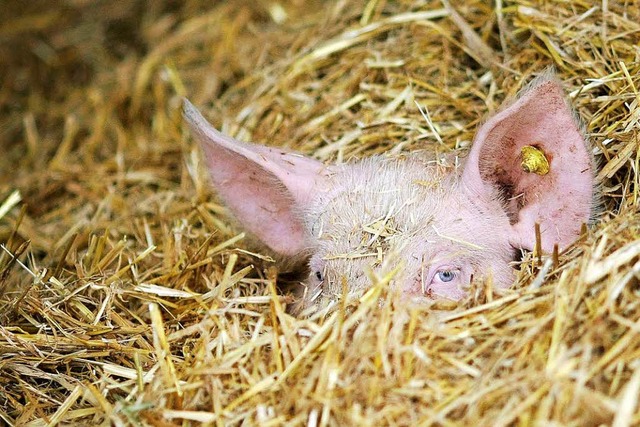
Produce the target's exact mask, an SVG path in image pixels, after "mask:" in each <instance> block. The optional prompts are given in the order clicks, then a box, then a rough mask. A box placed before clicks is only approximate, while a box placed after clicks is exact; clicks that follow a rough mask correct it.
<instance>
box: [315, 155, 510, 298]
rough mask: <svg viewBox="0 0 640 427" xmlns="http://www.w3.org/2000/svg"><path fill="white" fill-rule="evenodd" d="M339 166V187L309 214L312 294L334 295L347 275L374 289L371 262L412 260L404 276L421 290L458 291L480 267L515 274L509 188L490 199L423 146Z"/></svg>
mask: <svg viewBox="0 0 640 427" xmlns="http://www.w3.org/2000/svg"><path fill="white" fill-rule="evenodd" d="M448 160H451V159H445V161H448ZM333 172H334V174H333V175H332V176H331V177H330V178H329V188H330V189H331V190H329V191H327V192H322V193H319V195H318V196H317V197H316V198H315V200H314V201H313V203H312V205H311V208H310V209H309V211H308V212H307V214H306V215H305V216H304V217H305V219H306V221H305V228H306V231H307V233H308V235H309V236H311V238H310V239H309V241H311V242H313V246H312V247H311V254H312V255H311V258H310V261H309V278H308V280H307V283H308V285H310V286H309V289H308V290H307V294H308V297H307V299H308V300H309V301H316V300H318V301H321V302H327V301H330V300H334V299H335V298H336V297H337V296H339V295H341V294H342V292H343V291H342V278H343V277H345V278H348V285H349V288H350V291H355V292H358V291H361V290H364V289H365V288H366V287H367V285H368V284H369V278H368V277H367V275H366V274H365V271H366V270H367V269H368V268H372V269H374V270H375V269H376V268H379V267H380V266H382V265H383V264H384V263H385V262H386V263H387V264H389V262H391V264H394V263H402V267H403V268H402V269H401V270H400V271H399V273H398V274H397V275H396V277H395V280H394V282H395V285H396V286H398V287H399V289H398V290H399V291H401V292H402V293H403V294H404V295H406V296H407V297H409V298H411V299H412V300H420V299H425V298H435V297H447V298H454V299H458V298H460V297H462V296H464V294H465V293H464V289H465V288H466V287H468V285H469V283H470V282H471V279H472V277H473V278H476V279H480V278H481V277H482V276H485V275H488V274H491V276H492V279H493V282H494V283H495V284H497V285H498V286H501V287H504V286H508V285H509V284H510V283H511V282H512V281H513V269H512V268H511V267H510V266H509V262H510V261H512V260H513V253H514V249H513V248H512V247H511V246H510V245H509V241H508V235H507V232H506V231H507V230H508V229H509V226H510V225H509V218H508V216H507V215H506V212H505V210H504V209H503V203H502V201H501V197H500V194H497V193H496V194H492V195H491V196H490V197H488V198H487V199H486V200H482V199H480V198H479V197H478V195H476V194H474V193H473V191H471V190H470V189H469V188H466V186H465V185H464V183H462V182H461V181H460V179H459V176H458V174H456V173H455V172H456V171H455V168H454V167H452V166H451V165H450V164H449V165H443V164H442V161H440V164H439V162H438V161H437V160H431V159H430V158H429V157H424V156H421V155H415V154H414V155H408V156H400V157H396V158H386V157H373V158H369V159H366V160H364V161H361V162H358V163H355V164H353V165H342V166H341V167H334V168H333ZM389 258H390V259H389ZM320 305H323V304H320Z"/></svg>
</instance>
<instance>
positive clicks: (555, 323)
mask: <svg viewBox="0 0 640 427" xmlns="http://www.w3.org/2000/svg"><path fill="white" fill-rule="evenodd" d="M53 3H59V4H53ZM490 3H491V2H484V1H480V0H470V1H465V2H458V1H455V2H452V5H451V6H450V5H448V3H447V4H442V3H440V2H439V1H435V0H433V1H431V0H426V1H419V2H404V1H402V2H386V1H378V0H370V1H368V2H364V3H358V2H350V1H343V2H335V3H333V2H332V3H323V2H302V1H299V0H290V1H281V2H262V1H260V2H241V1H229V2H206V1H202V2H199V1H190V2H184V3H180V2H162V1H151V2H145V3H142V2H135V1H133V0H126V1H119V2H107V1H98V2H82V1H74V2H71V1H70V2H64V3H60V2H46V1H33V2H17V1H13V2H9V3H8V4H7V5H4V6H3V18H4V19H3V20H2V22H1V23H0V55H1V57H2V58H3V60H2V62H1V63H0V75H2V76H3V80H2V83H1V85H0V110H1V111H2V112H3V114H2V115H0V138H1V139H0V140H1V141H2V152H3V155H2V157H1V158H0V242H1V243H2V247H1V248H0V419H1V420H2V421H3V422H4V423H6V424H8V425H29V426H41V425H42V426H45V425H58V424H60V425H95V424H114V425H191V424H193V425H197V424H207V425H227V424H231V425H233V424H243V425H255V424H260V425H281V424H292V425H386V424H391V425H432V424H436V425H511V424H519V425H531V424H542V425H547V424H551V423H555V424H562V425H565V424H566V425H598V424H611V425H615V426H626V425H638V424H639V423H640V410H639V409H638V394H639V390H640V363H638V360H639V358H640V337H639V334H640V327H639V324H640V304H639V301H640V300H639V295H638V292H639V291H638V278H639V277H640V245H639V244H638V237H639V236H640V221H639V220H638V204H639V200H638V188H639V178H638V177H639V174H638V167H639V166H640V160H639V159H640V155H639V153H640V145H639V137H638V134H639V131H640V126H639V123H640V108H639V106H638V104H639V103H640V95H639V94H638V88H639V87H640V50H638V46H640V25H639V24H638V22H640V5H639V4H638V3H637V2H633V1H625V0H609V1H605V2H599V3H592V2H586V1H582V0H567V1H563V2H531V1H527V0H514V1H497V2H496V4H495V5H490ZM451 8H454V10H452V9H451ZM548 65H554V66H555V68H556V69H557V70H558V74H559V76H560V78H561V79H562V80H563V81H564V82H565V83H566V86H567V88H568V89H569V91H570V99H571V101H572V102H573V104H574V105H575V106H576V108H577V110H578V111H579V113H580V115H581V116H582V117H583V118H584V120H585V122H586V124H587V132H588V134H589V135H590V137H591V139H592V141H593V144H594V153H595V156H596V158H597V159H598V161H599V162H600V164H601V168H600V172H599V176H598V178H599V179H600V181H601V182H602V191H603V207H604V208H603V215H602V217H601V220H599V221H598V222H597V224H595V226H594V227H593V228H592V229H591V230H590V231H589V232H588V233H586V234H585V236H584V237H583V238H582V239H581V240H580V241H579V242H578V243H577V244H576V245H575V247H573V248H572V249H571V250H569V251H567V252H566V253H561V254H558V255H557V259H551V260H549V261H547V259H546V258H544V257H543V258H539V257H537V256H536V257H533V256H529V257H527V258H525V259H524V260H523V262H522V266H521V270H520V273H519V277H518V281H517V283H516V285H515V286H514V287H513V289H512V290H510V291H508V292H505V293H502V294H492V293H491V292H488V291H483V290H482V289H478V292H475V293H473V294H472V295H471V296H470V297H469V298H468V299H467V300H466V301H463V302H461V303H459V304H457V303H456V304H454V303H447V302H438V303H435V304H433V305H432V306H423V307H412V308H407V307H404V306H402V305H401V304H400V303H398V302H396V300H394V299H393V298H391V297H389V298H387V299H386V301H387V302H386V303H385V304H382V305H381V304H379V297H380V296H383V297H385V298H386V293H387V290H386V287H385V284H386V283H387V282H388V280H390V278H391V276H385V277H372V281H373V282H374V283H376V285H375V286H373V287H372V288H371V290H370V291H369V292H368V293H367V294H365V295H364V296H362V297H361V298H360V299H359V300H355V301H351V302H349V303H346V302H343V303H341V304H342V305H340V306H337V307H334V310H332V311H326V312H321V313H316V314H315V315H313V316H311V317H309V318H295V317H292V316H291V315H289V314H287V312H286V311H285V308H286V305H287V304H290V303H291V297H288V296H286V295H280V294H279V293H278V291H277V289H276V286H275V282H276V281H277V271H276V270H275V269H274V268H273V263H272V262H271V261H270V260H269V259H268V257H265V256H263V255H261V254H256V253H254V252H251V251H249V250H248V249H247V246H245V243H244V239H243V238H244V235H243V234H238V233H237V231H235V230H234V228H233V227H231V226H230V225H229V224H230V221H229V218H228V217H227V216H226V215H225V210H224V208H223V207H222V206H221V205H220V204H219V203H218V202H217V201H216V199H215V197H212V191H211V189H210V188H209V186H208V183H207V179H206V175H205V171H204V168H203V165H202V164H201V163H200V155H199V152H198V149H197V147H196V146H195V145H194V143H193V142H192V141H191V138H190V136H189V135H188V133H187V132H186V129H185V127H184V126H183V125H182V123H181V118H180V108H179V107H180V100H181V97H182V96H187V95H188V96H189V97H190V99H191V100H192V102H193V103H194V104H196V105H198V106H201V107H203V110H204V112H205V114H206V116H207V117H208V118H210V119H211V120H212V122H214V123H215V124H216V125H218V126H219V127H221V128H222V130H223V131H224V132H226V133H229V134H232V135H234V136H236V137H238V138H240V139H246V140H254V141H259V142H266V143H269V144H271V145H275V146H287V147H293V148H295V149H297V150H300V151H302V152H305V153H308V154H311V155H314V156H316V157H317V158H319V159H321V160H323V161H329V160H335V159H338V160H342V159H348V158H350V157H352V156H362V155H367V154H372V153H378V152H387V151H392V152H400V151H409V150H413V149H422V148H429V149H432V150H437V151H450V150H452V149H454V148H460V147H467V146H468V144H469V141H470V140H471V138H472V136H473V132H474V130H475V128H476V127H477V125H478V123H479V122H480V121H481V120H482V119H483V117H485V116H486V115H487V114H489V113H490V112H491V111H494V110H495V109H496V108H497V107H498V106H499V105H500V102H501V101H502V100H503V99H505V98H506V97H509V96H512V95H514V94H515V93H516V92H517V91H518V89H519V88H521V87H522V86H523V85H524V84H525V83H526V80H527V79H528V76H530V75H531V74H532V73H534V72H538V71H540V70H542V69H544V68H545V67H547V66H548ZM416 103H417V104H418V105H419V107H418V106H416ZM423 114H424V116H423ZM425 118H427V120H425ZM554 258H556V257H554Z"/></svg>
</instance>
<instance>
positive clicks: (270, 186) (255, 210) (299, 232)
mask: <svg viewBox="0 0 640 427" xmlns="http://www.w3.org/2000/svg"><path fill="white" fill-rule="evenodd" d="M183 116H184V118H185V119H186V121H187V123H188V124H189V127H190V128H191V131H192V132H193V134H194V135H195V136H196V138H197V140H198V141H199V142H200V145H201V146H202V149H203V151H204V154H205V158H206V161H207V164H208V166H209V172H210V174H211V179H212V181H213V184H214V185H215V187H216V189H217V190H218V193H219V194H220V196H222V198H223V200H224V201H225V203H226V204H227V206H228V207H229V208H230V210H231V211H232V212H233V214H234V215H235V217H236V218H237V219H238V220H239V221H240V223H241V224H242V225H243V227H244V228H245V229H246V230H247V231H249V232H251V233H253V234H254V235H255V236H256V237H258V238H259V239H260V240H261V241H262V242H263V243H264V244H265V245H267V246H268V247H269V248H271V249H272V250H274V251H275V252H277V253H279V254H281V255H287V256H293V255H298V254H299V253H300V252H301V251H304V250H305V249H306V246H307V242H306V234H305V231H304V223H303V220H302V213H303V212H304V211H305V210H306V209H307V208H308V206H309V205H310V203H311V202H312V200H313V197H314V195H315V194H316V193H317V192H318V191H323V190H324V189H325V188H326V187H327V181H328V172H329V170H328V168H327V167H325V166H324V165H323V164H322V163H320V162H318V161H316V160H313V159H310V158H307V157H304V156H302V155H300V154H297V153H292V152H289V151H285V150H282V149H277V148H269V147H264V146H259V145H255V144H249V143H246V142H241V141H237V140H235V139H233V138H231V137H229V136H227V135H224V134H223V133H220V132H218V131H217V130H216V129H215V128H213V127H212V126H211V125H210V124H209V123H208V122H207V121H206V120H205V118H204V117H202V115H201V114H200V112H199V111H198V110H197V109H196V108H195V107H194V106H193V105H192V104H191V103H190V102H189V101H187V100H186V99H185V100H184V105H183Z"/></svg>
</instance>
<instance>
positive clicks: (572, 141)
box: [462, 73, 594, 252]
mask: <svg viewBox="0 0 640 427" xmlns="http://www.w3.org/2000/svg"><path fill="white" fill-rule="evenodd" d="M593 174H594V168H593V162H592V158H591V155H590V153H589V152H588V146H587V143H586V141H585V140H584V137H583V135H582V132H581V129H580V127H579V125H578V123H577V122H576V119H575V118H574V115H573V111H572V110H571V108H570V107H569V106H568V105H567V102H566V101H565V98H564V94H563V91H562V87H561V86H560V83H559V82H558V81H557V80H556V79H555V78H553V76H550V75H549V74H548V73H547V74H546V75H544V76H543V77H542V78H539V79H538V80H536V81H535V82H534V83H533V84H532V87H531V89H529V90H528V91H526V92H525V94H524V95H523V96H521V97H520V98H519V99H518V100H517V101H516V102H515V103H514V104H513V105H511V106H510V107H508V108H507V109H505V110H503V111H502V112H500V113H498V114H497V115H496V116H494V117H493V118H491V119H490V120H489V121H487V123H485V124H484V125H483V126H482V127H481V128H480V130H479V131H478V134H477V135H476V137H475V139H474V143H473V147H472V149H471V152H470V153H469V158H468V160H467V163H466V166H465V170H464V172H463V178H462V179H463V182H464V183H465V185H466V186H467V187H468V188H470V189H472V190H473V192H475V193H476V194H479V195H485V196H487V195H488V194H489V193H490V192H494V193H495V191H496V190H498V191H500V192H501V193H502V194H503V196H504V197H505V199H506V200H505V202H506V208H507V213H508V215H509V217H510V219H511V223H512V227H511V230H510V233H509V235H510V243H511V245H512V246H514V247H516V248H525V249H529V250H533V248H534V246H535V231H534V226H535V223H536V222H537V223H539V224H540V231H541V237H542V249H543V250H544V251H547V252H549V251H551V250H553V246H554V244H558V245H559V246H560V248H564V247H566V246H568V245H569V244H571V243H572V242H573V241H574V240H575V239H576V238H577V237H578V236H579V233H580V229H581V226H582V224H583V223H586V222H588V221H589V218H590V215H591V209H592V204H593Z"/></svg>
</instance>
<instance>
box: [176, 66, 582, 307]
mask: <svg viewBox="0 0 640 427" xmlns="http://www.w3.org/2000/svg"><path fill="white" fill-rule="evenodd" d="M184 115H185V118H186V120H187V122H188V123H189V125H190V127H191V130H192V132H193V133H194V135H195V136H196V137H197V139H198V140H199V142H200V143H201V145H202V148H203V151H204V154H205V157H206V160H207V163H208V166H209V171H210V174H211V178H212V181H213V184H214V186H215V187H216V189H217V191H218V193H219V194H220V196H222V199H223V200H224V201H225V203H226V205H227V206H228V207H229V209H230V210H231V212H232V213H233V214H234V215H235V217H236V218H237V220H238V221H239V222H240V223H241V225H242V226H243V227H244V228H245V229H246V230H247V231H248V232H250V233H251V234H253V235H254V236H255V237H256V238H257V239H258V240H259V241H260V242H262V244H263V245H265V246H266V247H268V248H269V249H270V250H272V251H273V252H275V253H276V254H278V255H280V256H281V257H284V258H288V259H290V260H293V261H294V264H298V265H304V266H305V267H306V271H307V275H306V277H305V280H304V281H303V282H302V283H301V290H302V292H301V293H300V294H301V296H300V298H301V300H302V305H303V306H310V305H312V304H317V305H323V304H326V303H327V302H328V301H330V300H333V299H336V298H337V297H338V296H339V295H341V294H342V293H343V291H342V289H343V285H342V284H343V283H346V284H347V286H348V289H349V291H350V292H361V291H363V290H365V289H366V288H367V287H368V286H369V285H370V279H369V276H368V275H367V274H366V273H367V271H368V270H370V271H378V270H380V269H382V268H383V266H384V267H385V268H386V267H388V266H389V265H390V264H395V263H402V268H401V269H400V270H399V271H400V272H399V273H398V274H396V275H395V276H394V279H393V281H392V284H391V285H392V286H393V287H394V288H395V289H397V290H398V291H399V292H401V293H402V294H403V295H406V296H407V298H409V299H412V300H421V299H431V298H449V299H460V298H461V297H463V296H464V295H465V294H466V290H467V288H468V287H469V285H470V283H471V281H472V280H484V279H490V280H491V283H493V286H496V287H500V288H504V287H507V286H509V285H510V284H511V283H512V282H513V279H514V271H513V268H512V267H511V266H510V263H511V262H512V261H513V260H514V258H515V256H516V254H517V253H519V251H521V250H533V249H534V247H535V245H536V233H535V225H536V223H537V224H539V230H540V235H539V237H540V238H539V244H540V246H541V248H540V249H541V250H543V251H547V252H549V251H552V250H553V248H554V245H558V247H559V248H560V249H563V248H566V247H567V246H568V245H570V244H571V243H572V242H573V241H574V240H575V239H576V238H577V237H578V236H579V233H580V230H581V227H582V225H583V224H584V223H587V222H588V221H589V219H590V216H591V214H592V207H593V198H594V185H593V181H594V178H593V177H594V165H593V161H592V157H591V154H590V152H589V146H588V144H587V142H586V141H585V139H584V136H583V132H582V130H581V128H580V125H579V123H578V122H577V120H576V119H575V117H574V113H573V111H572V109H571V108H570V107H569V105H568V104H567V102H566V100H565V98H564V94H563V90H562V87H561V85H560V83H559V82H558V81H557V80H556V79H555V78H554V77H553V76H551V75H549V74H546V75H544V76H542V77H540V78H538V79H537V80H535V81H534V82H533V83H532V84H531V85H530V87H529V88H528V89H526V90H525V91H523V94H522V95H521V96H520V97H519V98H518V99H517V100H516V101H515V102H513V103H510V104H508V105H506V106H505V107H503V109H502V110H501V111H500V112H499V113H498V114H496V115H495V116H493V117H492V118H490V119H489V120H488V121H486V122H485V123H484V124H483V125H482V126H481V127H480V129H479V130H478V132H477V135H476V137H475V138H474V142H473V145H472V148H471V151H470V152H469V155H468V156H467V158H466V161H465V162H464V164H463V166H462V167H454V166H452V165H451V162H449V163H448V164H443V163H442V162H441V161H440V160H439V159H435V157H433V156H431V157H430V156H425V155H424V154H419V153H409V154H405V155H400V156H395V157H391V156H375V157H369V158H365V159H363V160H359V161H354V162H351V163H346V164H333V165H325V164H323V163H321V162H319V161H317V160H314V159H312V158H309V157H306V156H303V155H301V154H298V153H294V152H291V151H286V150H283V149H280V148H272V147H266V146H261V145H255V144H249V143H245V142H240V141H237V140H235V139H233V138H231V137H229V136H227V135H224V134H222V133H220V132H218V131H217V130H216V129H214V128H213V127H212V126H211V125H210V124H209V123H208V122H207V121H206V120H205V119H204V118H203V117H202V116H201V115H200V113H199V112H198V111H197V110H196V109H195V108H194V107H193V106H192V105H191V104H190V103H189V102H188V101H185V108H184Z"/></svg>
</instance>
